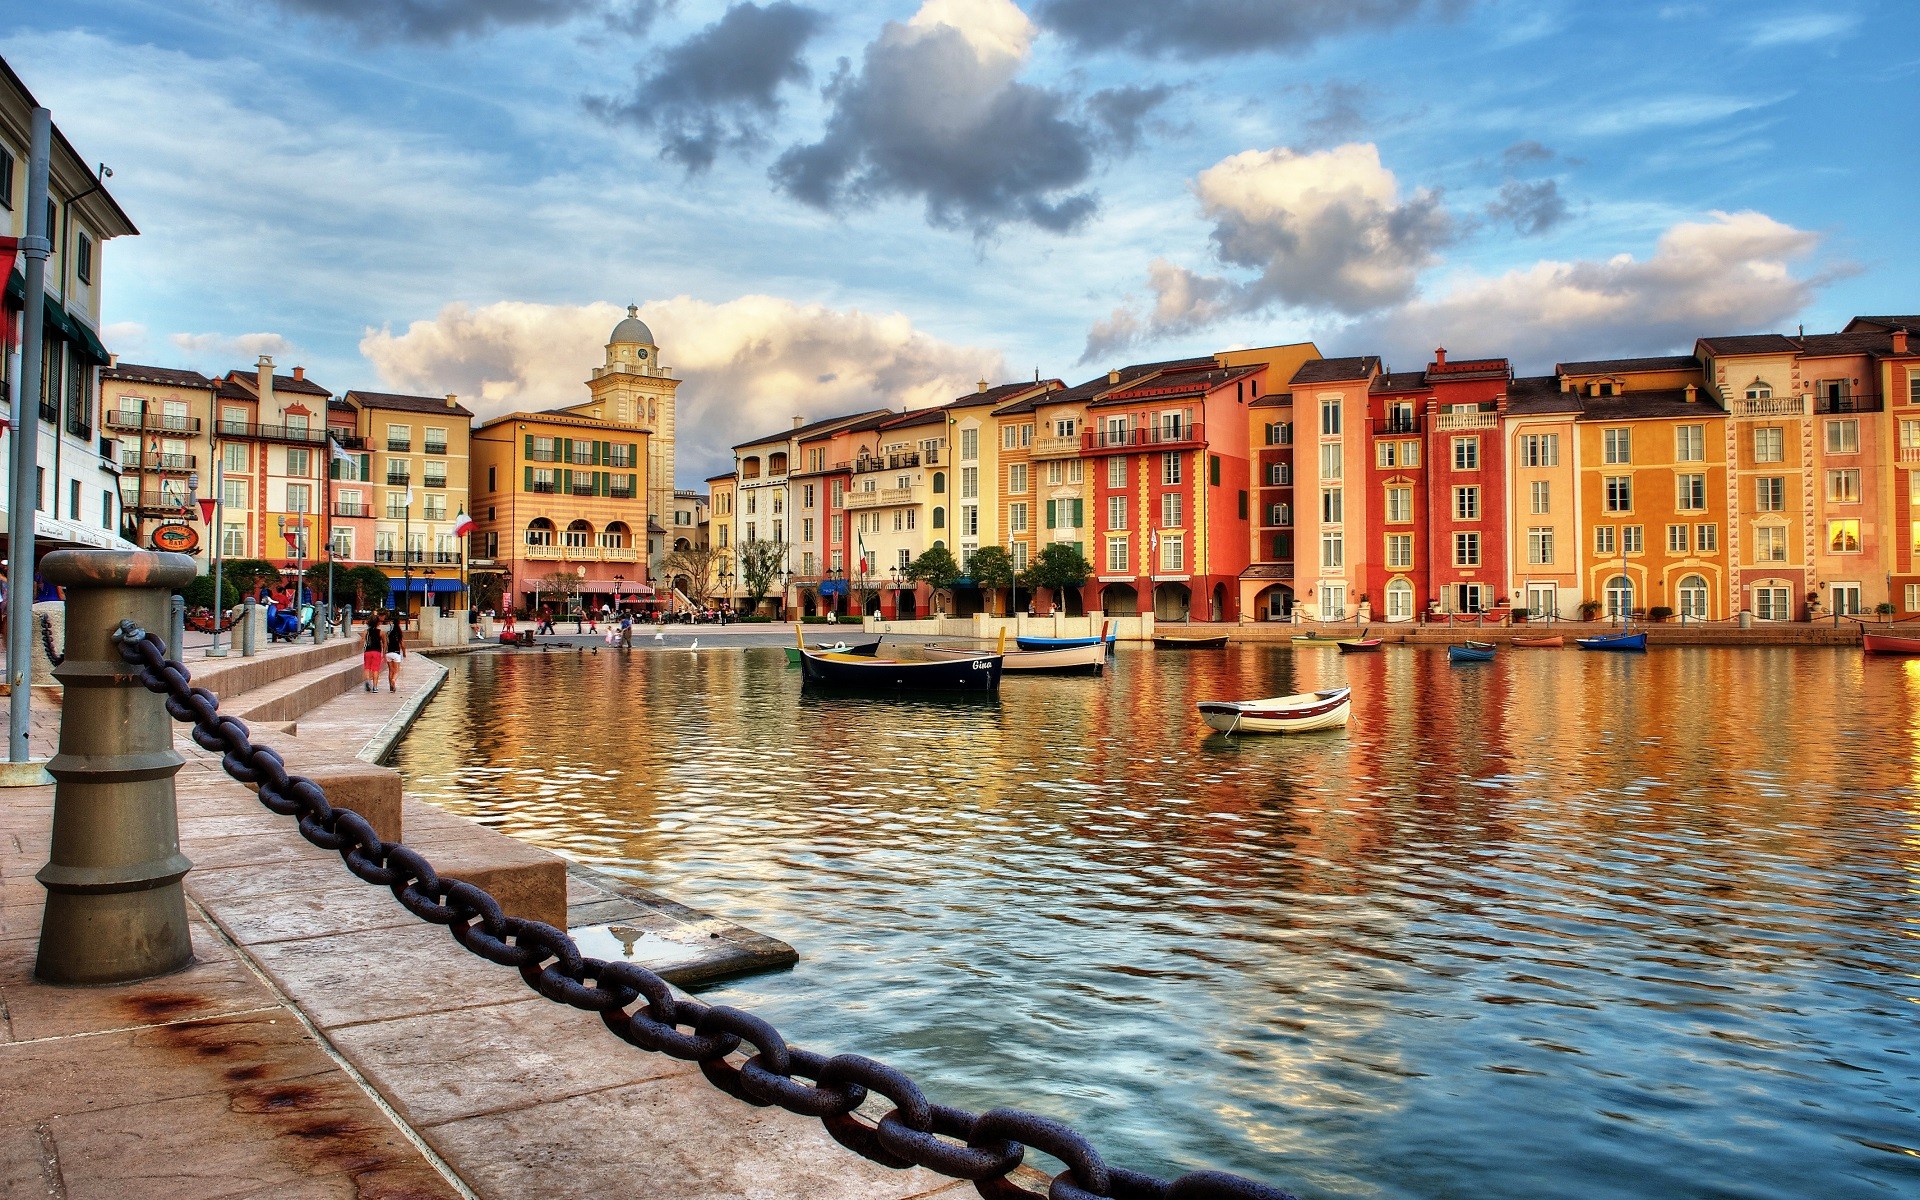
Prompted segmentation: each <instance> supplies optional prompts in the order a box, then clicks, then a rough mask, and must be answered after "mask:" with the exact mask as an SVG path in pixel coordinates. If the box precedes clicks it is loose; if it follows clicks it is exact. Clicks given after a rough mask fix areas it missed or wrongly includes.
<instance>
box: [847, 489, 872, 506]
mask: <svg viewBox="0 0 1920 1200" xmlns="http://www.w3.org/2000/svg"><path fill="white" fill-rule="evenodd" d="M845 507H847V508H878V507H880V493H879V492H878V491H871V492H848V493H847V502H846V505H845Z"/></svg>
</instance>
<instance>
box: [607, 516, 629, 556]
mask: <svg viewBox="0 0 1920 1200" xmlns="http://www.w3.org/2000/svg"><path fill="white" fill-rule="evenodd" d="M629 532H631V531H630V530H629V529H628V528H627V523H626V522H625V521H614V522H611V523H610V524H608V526H607V527H606V528H605V529H602V530H601V531H600V545H601V546H602V547H604V548H606V549H608V550H624V549H625V548H626V545H627V534H628V533H629Z"/></svg>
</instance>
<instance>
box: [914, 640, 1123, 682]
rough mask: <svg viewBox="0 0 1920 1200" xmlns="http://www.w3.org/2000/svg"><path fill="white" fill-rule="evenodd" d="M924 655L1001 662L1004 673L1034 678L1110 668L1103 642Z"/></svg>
mask: <svg viewBox="0 0 1920 1200" xmlns="http://www.w3.org/2000/svg"><path fill="white" fill-rule="evenodd" d="M920 653H922V654H924V655H926V656H927V657H928V658H929V659H932V660H934V661H937V662H958V661H959V660H961V659H963V658H981V657H987V658H992V657H996V656H998V657H999V658H1000V669H1001V671H1003V672H1006V671H1013V672H1020V673H1030V674H1054V675H1098V674H1100V673H1101V672H1102V671H1104V670H1106V667H1107V648H1106V647H1105V646H1103V645H1101V644H1100V643H1099V642H1089V643H1087V644H1086V645H1084V646H1062V647H1060V648H1059V649H1058V650H1014V651H1011V652H999V651H993V650H980V649H976V648H974V647H971V646H939V645H934V646H922V647H920Z"/></svg>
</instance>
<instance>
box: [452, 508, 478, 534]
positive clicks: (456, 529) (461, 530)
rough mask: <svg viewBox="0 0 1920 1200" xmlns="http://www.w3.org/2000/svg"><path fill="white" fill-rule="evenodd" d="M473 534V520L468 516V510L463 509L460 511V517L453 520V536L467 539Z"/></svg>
mask: <svg viewBox="0 0 1920 1200" xmlns="http://www.w3.org/2000/svg"><path fill="white" fill-rule="evenodd" d="M472 532H473V518H472V517H470V516H468V515H467V510H466V509H464V508H463V509H461V510H460V515H459V516H457V517H455V518H454V519H453V536H455V537H465V536H467V535H468V534H469V533H472Z"/></svg>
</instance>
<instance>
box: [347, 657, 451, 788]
mask: <svg viewBox="0 0 1920 1200" xmlns="http://www.w3.org/2000/svg"><path fill="white" fill-rule="evenodd" d="M415 657H418V658H419V659H420V661H421V662H422V663H424V664H426V666H427V669H428V671H429V672H430V674H429V676H428V679H427V682H426V683H425V684H424V685H422V686H421V688H420V690H418V691H416V692H415V693H414V694H413V695H411V696H408V697H407V700H406V703H404V704H402V705H401V706H400V709H399V711H398V712H396V713H394V714H393V716H392V717H390V718H388V720H387V723H386V725H384V726H383V727H382V728H381V730H380V732H379V733H377V734H375V735H374V736H373V739H372V740H371V741H369V742H368V743H367V744H366V745H365V746H363V747H362V748H361V750H360V754H359V758H360V760H361V761H362V762H370V763H384V762H386V761H387V759H388V758H389V757H391V756H392V754H393V748H394V747H395V746H397V745H399V744H400V739H401V738H403V737H405V736H407V730H409V729H412V728H413V723H414V722H415V721H417V720H419V719H420V711H421V710H422V709H424V708H426V706H427V702H428V701H430V700H432V699H433V698H434V696H435V695H437V694H438V693H439V691H440V685H441V684H443V683H445V682H446V681H447V669H446V668H445V667H443V666H441V665H440V664H439V663H437V662H435V661H433V660H432V659H431V658H427V657H424V656H420V655H416V656H415Z"/></svg>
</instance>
